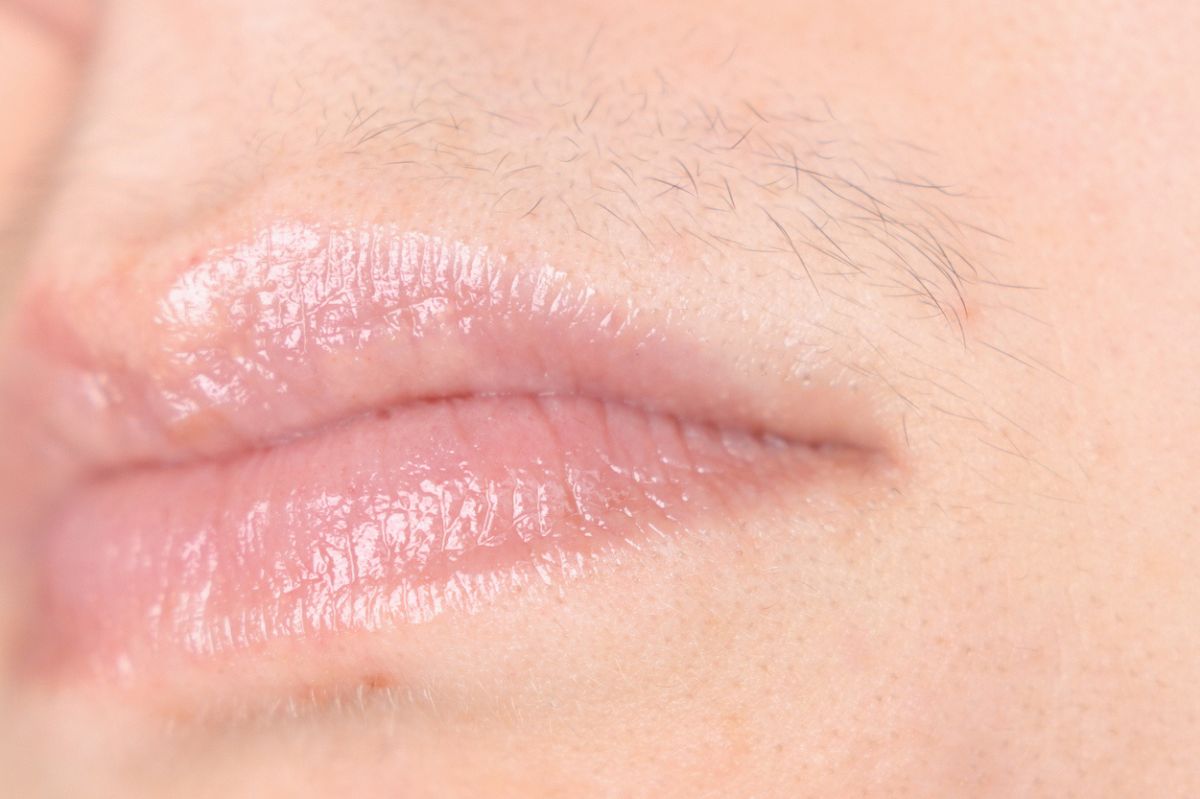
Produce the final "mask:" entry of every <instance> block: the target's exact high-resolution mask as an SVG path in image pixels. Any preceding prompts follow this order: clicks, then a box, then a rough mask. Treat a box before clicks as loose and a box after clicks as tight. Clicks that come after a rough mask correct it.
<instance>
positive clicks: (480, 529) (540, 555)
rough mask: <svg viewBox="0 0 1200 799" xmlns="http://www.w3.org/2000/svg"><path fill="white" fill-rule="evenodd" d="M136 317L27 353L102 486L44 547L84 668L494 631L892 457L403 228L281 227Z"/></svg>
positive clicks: (811, 405)
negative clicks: (419, 628) (565, 587)
mask: <svg viewBox="0 0 1200 799" xmlns="http://www.w3.org/2000/svg"><path fill="white" fill-rule="evenodd" d="M137 297H142V298H144V297H149V298H152V301H151V302H143V303H141V304H139V303H138V302H136V301H130V300H131V297H130V296H128V292H127V293H126V294H118V295H116V296H113V297H110V298H109V302H108V304H107V305H106V304H105V302H104V300H103V298H101V299H100V300H98V301H96V307H99V308H100V309H101V311H103V309H104V308H105V307H108V308H120V309H121V310H122V312H123V313H125V314H126V315H127V316H128V317H129V319H128V320H127V319H125V317H121V316H117V315H115V312H112V313H113V315H111V316H110V317H109V319H110V320H111V322H112V324H111V325H109V326H107V327H106V329H108V330H110V331H112V332H111V335H108V336H95V335H89V333H91V332H94V329H88V328H81V327H80V326H79V325H78V324H77V323H73V322H72V320H70V319H64V318H63V316H64V315H63V314H62V313H61V312H56V311H55V310H54V308H53V306H51V308H50V309H49V310H47V309H46V308H42V309H41V312H40V314H35V315H34V317H33V319H34V324H33V325H32V327H31V329H33V330H36V331H38V333H39V334H40V335H39V336H38V342H39V345H40V346H41V347H43V352H45V353H47V354H46V356H45V357H44V358H43V359H42V360H44V361H45V362H46V363H48V364H50V366H49V367H46V369H47V370H48V372H49V374H46V375H44V379H43V380H42V383H41V385H43V386H52V387H53V390H52V391H50V390H47V391H45V394H44V397H45V399H46V400H47V405H48V406H49V407H48V409H47V410H46V418H47V419H48V421H49V424H50V425H51V426H52V427H53V428H54V429H55V430H56V436H57V437H58V438H59V439H60V440H62V441H66V442H69V443H70V446H71V448H72V449H73V451H74V452H75V453H76V457H77V458H78V459H79V461H80V462H81V464H85V465H86V468H81V475H83V477H82V479H81V481H80V485H79V486H78V487H77V488H76V489H75V490H73V491H72V492H70V493H69V494H68V495H66V496H65V497H64V498H63V501H62V502H61V503H60V505H59V507H58V508H57V510H56V513H55V514H54V516H53V518H52V521H51V523H50V524H49V525H48V527H47V529H46V530H44V531H42V534H41V536H40V539H39V540H40V547H41V552H42V556H41V559H42V563H41V564H40V565H41V570H42V574H43V577H42V591H41V596H42V604H43V615H42V618H41V622H40V627H41V629H40V631H39V638H40V644H39V646H40V648H41V650H42V651H44V652H45V653H46V654H47V655H48V656H49V657H50V660H51V661H53V662H55V663H57V664H58V665H59V666H60V667H62V668H67V669H71V668H81V667H83V668H88V669H99V670H100V671H107V672H112V671H113V670H116V671H117V672H132V671H136V670H138V669H144V668H153V667H154V664H155V663H157V662H160V661H161V660H162V659H163V657H164V656H167V655H169V656H171V657H177V656H184V657H193V656H195V657H208V656H214V655H222V654H228V653H236V652H241V651H246V650H249V649H253V648H254V647H257V646H261V645H266V644H270V643H272V642H276V641H280V640H291V639H302V638H322V637H325V636H330V635H336V634H340V633H346V632H362V631H370V630H377V629H381V628H385V627H391V626H395V625H402V624H407V623H418V622H424V621H427V620H429V619H432V618H434V617H437V616H439V615H440V614H442V613H443V612H445V611H447V610H458V611H473V610H477V609H479V608H481V607H483V606H485V605H486V604H487V603H488V602H489V601H490V600H492V599H496V598H499V597H502V596H504V595H506V594H507V593H508V592H509V590H510V589H511V588H513V587H516V586H520V585H524V584H526V583H528V582H529V581H541V582H551V583H554V582H557V581H560V580H563V579H569V578H571V577H575V576H579V575H582V574H585V573H587V572H588V571H589V570H590V569H591V568H592V566H593V564H595V563H596V562H597V558H602V557H607V556H610V555H612V554H614V553H619V552H620V551H622V550H623V549H628V548H629V547H631V546H637V545H638V542H644V541H646V540H647V539H648V538H653V537H658V536H674V535H677V534H679V533H681V532H683V531H684V530H685V529H687V528H689V527H691V526H694V525H698V524H709V523H717V524H718V525H720V524H721V523H722V522H723V521H725V522H728V523H730V524H732V523H733V522H735V521H736V520H737V519H738V518H741V516H743V515H744V514H745V513H747V512H751V511H752V510H753V509H754V506H755V505H756V504H758V503H759V502H761V501H763V499H764V498H767V497H774V496H777V495H778V493H779V489H780V486H781V484H786V486H789V487H799V488H800V489H801V490H802V489H803V487H804V486H805V485H806V484H808V483H809V482H810V481H811V479H813V478H814V477H816V476H819V475H820V474H822V473H825V472H828V471H829V470H830V469H831V468H836V467H837V464H838V463H840V462H841V461H840V456H841V455H842V454H845V451H852V452H857V453H858V454H860V455H861V454H863V453H864V452H867V453H869V452H870V451H871V448H870V447H869V446H867V445H864V443H863V442H866V441H870V440H873V438H872V437H873V436H874V431H873V430H872V428H871V425H870V423H869V422H864V421H863V418H864V417H863V415H862V414H861V412H860V408H859V407H858V406H857V405H856V403H855V402H854V401H853V397H851V396H850V395H849V394H847V393H846V392H845V391H841V390H839V389H837V388H836V387H832V386H828V385H825V386H822V385H821V384H819V383H812V382H805V383H803V384H799V383H795V382H792V383H788V382H786V381H784V382H783V383H781V384H779V385H775V386H774V390H762V385H761V384H759V383H755V382H754V381H755V380H759V381H762V380H764V379H766V378H763V376H762V370H755V369H753V368H750V369H748V370H747V371H745V372H738V371H737V370H736V369H734V368H730V367H729V366H728V365H724V364H722V361H721V358H720V356H719V355H717V354H714V353H713V352H711V351H709V349H707V348H705V347H703V346H701V345H700V343H699V342H698V341H696V340H694V339H689V338H688V337H687V336H681V335H676V333H677V331H676V330H674V328H673V326H672V320H671V319H670V318H667V317H665V316H659V317H654V316H652V315H650V314H648V313H645V312H641V311H639V310H638V309H637V308H636V307H635V306H634V305H633V304H632V303H631V302H628V301H627V302H610V301H607V300H605V299H604V298H603V296H602V295H601V293H600V292H598V291H596V290H594V289H592V288H589V287H583V288H580V287H578V286H576V285H575V284H573V283H572V282H571V281H570V280H569V279H568V278H567V276H566V275H565V274H564V273H562V272H560V271H558V270H555V269H553V268H551V267H548V266H545V265H544V264H541V265H538V264H534V265H532V266H530V265H524V266H523V265H519V264H510V263H508V262H507V259H506V258H504V257H502V256H499V255H496V254H494V253H492V252H491V251H489V250H488V249H486V248H480V247H472V246H468V245H465V244H462V243H457V242H452V241H448V240H445V239H441V238H438V237H436V236H431V235H427V234H424V233H413V232H406V231H402V230H400V229H399V228H397V227H394V226H390V225H383V226H372V227H361V228H348V229H332V230H331V229H324V228H319V227H313V226H308V225H304V224H299V223H281V224H277V225H274V226H271V227H269V228H267V229H266V230H264V231H262V232H261V233H259V234H258V235H257V236H255V237H253V238H252V239H251V240H250V241H248V242H244V243H241V244H236V245H233V246H229V247H220V248H217V249H214V250H212V251H211V252H208V253H205V254H203V255H202V256H200V257H198V258H194V259H191V260H189V261H188V262H187V263H186V264H185V266H184V268H182V269H180V270H173V271H170V272H167V273H164V274H163V275H162V277H161V280H160V282H158V283H155V284H154V285H151V286H146V287H142V288H141V290H139V291H137V292H134V297H133V299H136V298H137ZM56 314H57V315H56ZM99 315H100V318H101V319H103V318H104V316H103V313H102V312H101V313H100V314H99ZM130 320H132V321H130ZM92 324H93V325H96V323H95V322H94V321H93V323H92Z"/></svg>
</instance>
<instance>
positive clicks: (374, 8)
mask: <svg viewBox="0 0 1200 799" xmlns="http://www.w3.org/2000/svg"><path fill="white" fill-rule="evenodd" d="M935 6H936V4H902V5H898V6H897V5H880V4H877V3H872V2H851V3H838V4H824V5H821V4H807V3H805V4H795V3H783V2H778V3H776V2H770V0H755V2H749V3H746V2H743V3H725V2H715V1H711V2H710V1H708V0H706V1H705V2H686V3H685V2H670V3H665V4H645V3H641V4H638V3H629V4H625V3H615V4H614V3H611V2H607V3H589V2H572V3H568V4H558V5H556V6H554V7H553V10H552V11H547V10H545V9H543V8H542V7H541V6H538V5H536V4H530V3H522V2H514V1H512V0H502V1H501V2H493V3H473V2H451V3H410V2H403V3H395V2H393V3H378V2H352V3H344V2H340V3H332V2H317V1H316V0H305V1H304V2H285V0H270V2H258V3H254V4H245V3H236V2H219V3H213V2H192V1H191V0H187V1H181V2H174V3H158V4H145V3H136V2H128V1H127V0H112V2H110V3H108V4H106V6H105V7H104V10H103V13H102V14H100V15H98V18H97V22H96V25H95V28H94V30H91V31H90V32H89V34H88V39H89V44H88V46H87V48H86V56H85V57H83V58H82V59H81V60H80V64H79V67H78V69H79V70H80V72H79V74H80V76H81V78H80V80H81V83H80V89H79V91H78V93H77V95H76V96H75V97H74V98H73V106H72V108H71V111H70V116H69V119H70V122H69V124H58V123H56V122H49V123H46V124H45V125H44V126H43V128H42V129H43V131H49V130H50V129H51V128H54V129H55V130H56V132H54V133H49V132H45V133H44V134H43V135H39V136H35V137H32V138H31V139H30V140H34V141H54V142H56V143H57V146H56V148H55V149H54V151H53V152H52V153H51V154H50V155H48V156H46V155H44V154H43V155H41V156H39V155H37V154H36V153H35V154H34V155H32V156H30V157H29V162H30V163H34V162H35V161H40V162H43V164H44V165H43V167H42V172H41V173H40V174H42V175H44V176H45V177H44V178H42V179H41V180H36V181H34V180H24V179H23V180H21V181H12V184H13V185H20V186H22V187H29V186H33V187H34V188H36V189H37V190H36V191H29V190H28V188H26V194H27V195H28V197H27V198H26V202H25V210H23V211H21V212H14V213H13V214H11V216H12V218H13V219H15V220H16V221H15V222H13V223H11V227H12V228H13V229H14V230H17V231H19V235H15V236H13V237H11V238H10V239H8V240H9V241H15V242H20V243H19V245H17V244H12V245H9V244H6V245H5V249H4V250H2V251H0V252H3V253H4V258H5V262H4V263H3V269H4V272H5V275H4V285H9V284H15V283H20V284H21V286H20V288H17V289H14V290H13V291H12V292H10V296H9V297H6V299H5V303H4V305H5V307H9V306H11V305H13V304H15V303H17V302H20V300H17V299H15V298H28V297H37V296H42V295H45V294H52V295H53V296H55V297H58V298H59V299H58V300H57V301H58V302H59V304H60V307H62V308H65V309H66V312H65V313H64V314H63V315H64V316H66V317H68V318H69V319H70V323H71V325H72V330H74V331H75V334H76V335H78V336H79V337H80V338H81V340H83V341H85V342H88V345H87V346H88V347H89V348H90V349H91V350H93V351H94V352H98V353H101V354H102V355H103V356H104V357H105V358H108V359H115V360H116V361H118V362H121V363H127V364H132V365H145V364H153V354H154V349H155V348H154V347H153V346H151V347H147V346H146V342H147V341H151V342H153V341H155V339H154V338H153V335H154V328H153V327H152V326H151V325H150V324H149V322H147V319H149V318H150V315H149V314H148V313H147V312H146V308H145V306H144V305H139V304H138V303H139V300H138V297H141V296H143V294H144V293H139V292H138V291H137V290H136V289H137V287H143V286H149V285H155V284H156V282H162V281H163V280H164V279H165V278H164V276H166V275H167V274H168V273H169V271H170V270H171V269H174V268H176V266H175V265H177V264H178V263H180V262H181V261H183V260H186V259H187V258H189V257H191V256H192V254H193V253H194V252H196V251H205V250H207V249H209V248H214V247H220V246H226V245H229V244H230V243H232V242H241V241H245V240H247V239H248V238H251V237H253V235H254V232H255V231H258V230H262V229H264V228H266V227H270V226H271V225H272V224H274V223H275V222H277V221H278V220H280V219H284V220H288V219H300V220H302V221H306V222H319V223H329V224H346V225H366V224H377V223H398V224H402V225H403V226H404V227H405V229H406V230H411V231H419V232H421V233H423V234H431V235H438V236H443V237H448V238H451V239H454V240H461V241H466V242H473V243H476V244H481V245H486V246H488V247H492V248H496V249H498V250H500V251H503V252H506V253H511V254H514V257H516V256H517V255H528V256H529V257H534V256H536V257H538V258H542V259H545V260H546V261H547V262H549V263H552V264H553V265H554V266H555V267H556V268H557V269H559V270H561V271H562V272H563V273H565V274H566V275H567V277H568V278H569V279H571V280H572V281H573V282H575V283H577V284H581V285H588V286H594V287H597V289H598V290H599V291H602V292H604V293H605V294H606V296H613V297H622V298H628V299H629V301H630V302H633V303H636V305H637V307H639V308H645V309H647V313H649V314H657V315H659V316H662V317H664V318H671V319H683V320H686V321H687V324H688V325H689V329H691V330H692V331H694V332H695V334H696V335H695V337H696V338H698V339H700V340H702V342H703V344H704V346H705V347H707V348H710V349H711V350H713V351H717V352H720V353H723V354H724V355H723V357H726V358H727V360H728V362H729V363H731V364H733V367H731V368H734V369H737V370H741V371H739V372H737V374H740V375H742V376H743V377H744V378H745V379H746V380H750V379H752V378H753V379H759V378H763V376H766V377H767V378H769V377H771V376H778V375H783V376H786V377H788V378H789V379H791V380H795V381H803V380H805V379H807V378H809V377H810V375H809V374H808V371H809V370H811V371H812V375H811V377H812V379H816V380H824V379H828V380H829V381H830V382H831V383H833V384H836V385H838V386H846V387H853V388H854V391H855V392H857V394H858V395H859V396H861V397H864V398H866V399H865V401H866V402H868V403H869V405H870V407H871V408H872V409H873V410H872V413H873V415H874V421H875V422H876V423H877V425H878V426H879V427H880V428H881V429H882V430H883V431H884V433H883V439H884V442H885V444H884V446H885V447H886V449H887V451H888V453H890V456H891V457H892V459H893V460H894V462H895V464H896V466H897V469H896V471H895V473H894V474H892V475H890V476H888V477H887V478H886V479H884V478H882V477H881V478H879V479H873V480H872V481H871V482H870V484H869V485H866V486H864V487H861V489H859V488H856V489H854V490H851V491H847V492H841V493H837V494H835V495H831V496H826V495H823V494H821V495H816V496H814V497H811V498H810V501H804V500H803V499H802V500H798V501H795V502H780V503H764V507H763V508H761V509H760V511H759V512H756V513H747V514H743V515H741V516H739V517H738V519H739V520H738V521H723V522H721V523H713V524H707V525H705V524H699V525H697V527H698V529H696V530H692V531H689V535H685V536H681V537H680V538H679V539H678V540H672V541H668V542H664V543H661V544H660V545H655V546H652V547H651V546H648V547H646V548H645V549H644V550H638V551H636V553H635V554H629V555H627V556H625V557H624V558H623V559H622V561H621V562H620V563H618V564H615V565H614V566H613V567H612V568H610V569H603V570H598V572H597V573H596V574H593V575H589V576H588V578H587V579H585V580H581V581H579V582H575V583H573V584H570V585H567V586H561V587H559V586H551V587H546V588H538V587H537V586H530V587H529V589H528V590H527V591H522V592H517V593H515V594H514V595H512V596H507V597H505V598H504V599H503V600H501V601H498V602H497V603H495V604H494V605H491V606H489V607H487V608H485V609H484V610H482V611H481V612H479V613H474V614H461V615H454V614H450V615H448V616H446V617H439V618H438V619H435V620H433V621H431V622H429V623H427V624H420V625H412V626H411V629H408V628H404V629H397V630H394V631H382V632H373V633H372V634H371V635H370V636H366V637H365V639H366V640H359V639H355V640H353V641H344V642H340V643H338V644H337V646H336V652H334V653H333V654H331V655H330V663H333V662H334V661H336V664H337V666H336V667H334V666H332V665H330V666H329V667H328V668H325V667H324V666H322V668H319V669H316V670H315V673H314V670H313V669H312V668H310V665H311V659H312V658H311V655H310V654H309V653H307V652H306V651H305V650H304V649H303V647H298V648H295V649H286V648H284V649H282V650H280V651H277V652H273V653H271V654H270V655H269V656H268V655H264V656H263V657H261V658H259V659H254V660H249V661H242V662H240V663H239V664H237V666H236V667H226V668H224V669H222V668H212V669H201V670H199V673H197V674H188V675H185V676H180V675H176V676H175V678H172V679H166V680H161V681H155V682H151V681H146V682H145V683H140V684H135V685H134V686H132V687H130V686H121V685H113V684H109V683H105V682H102V681H91V680H86V679H84V680H75V681H67V682H63V681H58V682H53V683H51V682H49V681H46V680H42V679H39V675H37V674H34V675H30V674H29V672H28V669H27V668H23V667H21V666H20V665H19V664H20V661H21V649H22V646H23V643H22V642H23V641H24V640H25V639H24V638H23V636H24V635H26V633H25V632H24V630H26V628H28V627H29V626H30V625H31V624H36V621H31V620H35V619H36V602H33V601H31V599H30V598H31V597H34V596H36V587H35V586H34V585H33V584H34V583H35V582H36V581H35V580H34V579H33V578H31V577H30V576H29V574H28V573H27V572H29V571H30V570H29V569H23V568H22V564H23V563H25V562H26V561H25V560H23V559H24V558H30V557H31V556H30V555H29V554H28V550H27V549H23V548H22V547H20V546H18V545H17V544H13V543H12V542H13V541H15V540H18V539H20V540H24V538H28V534H27V533H26V532H24V531H25V529H26V528H25V527H24V526H22V525H24V524H25V522H17V521H11V520H13V519H21V518H22V514H25V513H28V514H35V513H36V511H35V510H33V509H32V508H33V504H34V500H33V497H35V496H37V495H38V493H39V491H40V490H42V489H40V488H39V484H38V481H39V480H44V481H45V483H46V484H47V485H49V483H50V482H51V481H52V480H53V477H52V476H45V477H44V478H43V477H41V476H39V475H38V474H30V472H33V471H34V470H32V469H30V468H28V466H27V464H28V461H27V460H25V459H24V458H23V457H22V456H21V454H19V452H18V450H19V448H18V447H15V446H14V447H11V448H10V450H11V451H9V452H7V453H5V454H3V455H0V458H2V459H4V460H3V461H2V462H0V466H2V470H0V475H3V477H4V480H5V483H4V485H3V486H0V492H3V493H2V494H0V507H3V508H4V513H5V516H4V522H5V524H6V525H8V526H9V527H12V528H13V530H12V534H11V535H10V534H9V533H10V531H9V530H8V529H5V530H3V531H0V532H3V534H4V535H5V548H4V549H3V550H0V551H2V552H3V553H4V558H5V560H6V563H5V564H4V574H6V575H8V574H11V575H13V577H12V578H11V579H8V580H6V581H5V588H4V591H3V600H4V608H5V614H4V617H5V619H6V624H5V635H4V637H3V638H2V639H0V647H3V650H2V651H0V655H3V660H4V663H5V670H4V671H3V672H0V674H3V679H4V686H3V691H2V692H0V697H3V699H2V702H3V704H0V712H2V713H3V714H4V716H5V721H4V724H3V725H2V726H4V727H5V728H6V729H7V730H8V733H7V735H9V736H11V737H6V738H0V745H3V747H4V753H3V757H2V758H0V767H3V768H5V769H6V771H8V772H9V773H7V774H4V775H3V778H4V780H3V782H4V784H15V785H18V786H20V787H21V792H20V793H19V794H18V795H23V796H25V795H27V796H110V795H121V796H162V795H177V796H231V797H232V796H261V795H281V796H282V795H287V796H326V795H330V794H331V793H332V792H334V791H339V792H353V793H354V795H361V796H381V797H382V796H396V795H401V796H417V797H422V796H430V797H454V796H494V797H503V796H522V797H527V796H620V797H624V796H654V797H662V796H722V797H724V796H747V797H749V796H760V797H792V796H850V795H864V796H955V795H970V796H1070V795H1078V796H1131V795H1147V796H1186V795H1191V794H1194V793H1195V792H1196V791H1197V790H1200V775H1198V774H1197V770H1196V768H1195V765H1194V764H1195V763H1196V762H1198V761H1200V689H1198V688H1197V685H1200V681H1198V679H1197V678H1200V628H1198V627H1197V625H1196V624H1195V622H1194V618H1195V610H1196V609H1197V608H1198V607H1200V584H1198V583H1197V581H1196V580H1195V577H1194V575H1195V574H1196V573H1197V570H1198V568H1200V541H1197V539H1196V531H1197V528H1198V522H1200V508H1198V506H1197V500H1196V496H1197V494H1198V493H1200V492H1197V486H1196V479H1195V477H1194V471H1195V465H1196V463H1197V462H1198V459H1200V445H1198V444H1197V442H1200V405H1198V404H1197V402H1196V400H1195V398H1196V396H1197V395H1198V394H1200V359H1198V357H1197V355H1196V351H1195V347H1194V346H1193V342H1194V341H1195V340H1196V337H1197V335H1200V314H1197V313H1196V309H1197V308H1198V307H1200V270H1198V269H1197V266H1196V263H1195V250H1196V245H1197V242H1198V239H1200V230H1198V229H1197V225H1198V223H1197V220H1198V219H1200V213H1197V211H1200V208H1197V202H1196V200H1195V195H1196V189H1197V187H1198V186H1200V166H1198V165H1200V159H1198V158H1197V155H1198V154H1197V152H1196V147H1195V144H1194V135H1193V132H1194V130H1195V128H1196V125H1197V123H1200V97H1198V96H1197V91H1198V90H1197V88H1196V86H1195V82H1194V81H1193V80H1190V79H1189V77H1188V76H1190V75H1193V74H1195V73H1196V70H1197V68H1198V67H1200V64H1197V63H1196V55H1195V49H1194V47H1193V46H1192V43H1191V40H1192V39H1194V35H1195V32H1196V31H1197V29H1198V25H1200V14H1198V12H1197V11H1196V10H1195V9H1194V8H1192V7H1191V6H1190V5H1189V4H1186V3H1163V4H1158V5H1156V6H1155V7H1154V8H1153V9H1149V10H1148V9H1146V8H1144V7H1143V4H1137V3H1126V2H1111V3H1103V4H1101V5H1099V6H1097V5H1096V4H1094V3H1093V4H1086V5H1085V4H1082V3H1074V2H1061V3H1053V4H1050V5H1043V6H1039V7H1038V8H1037V9H1036V10H1035V9H1033V8H1032V7H1030V8H1028V9H1024V10H1021V11H1019V12H1016V11H1014V9H1013V8H1012V6H1011V4H1007V3H1001V2H994V3H983V4H972V6H971V7H970V8H969V9H967V8H966V7H963V8H962V9H947V8H944V7H935ZM63 69H64V70H67V69H68V68H67V67H63ZM62 80H63V81H64V84H69V82H70V81H69V80H68V79H65V78H63V79H62ZM64 95H65V91H64ZM47 118H48V119H50V118H55V115H54V114H52V113H50V114H47ZM58 118H66V113H65V112H63V113H62V114H61V115H60V117H58ZM28 124H30V125H32V124H34V122H33V120H32V119H31V120H30V121H29V122H28ZM27 149H28V151H29V152H35V151H36V149H37V148H36V147H33V146H32V145H30V146H29V147H28V148H27ZM17 150H18V148H17V146H16V145H14V146H13V148H12V150H11V151H12V152H16V151H17ZM16 172H20V173H21V174H29V172H28V170H24V169H22V170H14V173H16ZM12 196H16V193H15V191H14V192H13V194H12ZM13 206H14V207H16V202H15V201H14V203H13ZM131 286H132V287H134V288H132V289H131V288H130V287H131ZM25 302H26V305H25V306H20V307H31V306H32V302H31V301H30V300H28V299H26V300H25ZM20 313H21V312H20V311H15V312H13V318H17V315H18V314H20ZM16 328H17V325H15V324H14V325H12V326H11V327H10V331H9V332H8V333H7V334H6V335H7V336H8V340H9V342H10V343H6V345H5V347H6V350H5V356H4V357H5V359H6V362H7V363H6V369H8V367H7V364H16V363H20V361H19V358H20V357H21V356H20V355H19V354H12V355H10V354H8V352H9V348H10V347H11V348H12V351H13V352H14V353H15V352H16V349H15V345H12V344H11V342H13V341H16V340H17V339H18V338H19V336H18V333H16V332H12V331H13V330H15V329H16ZM147 368H153V367H152V366H151V367H147ZM9 371H11V369H9ZM6 379H7V380H9V381H11V380H12V378H6ZM763 379H765V378H763ZM5 423H6V424H8V425H9V426H8V428H7V429H6V430H5V436H6V439H5V440H12V441H17V440H19V436H18V433H22V432H23V431H24V430H25V429H26V428H27V427H28V426H29V425H28V424H27V423H24V422H15V421H9V420H7V419H6V420H5ZM52 471H53V470H52V468H51V467H46V473H47V474H48V475H49V474H50V473H51V472H52ZM18 478H20V479H18ZM46 490H49V489H46ZM18 527H20V528H21V529H20V530H18V529H17V528H18ZM29 527H33V524H32V523H29ZM8 619H11V620H12V621H7V620H8ZM335 656H336V657H335ZM322 663H323V664H324V661H322ZM282 686H288V687H287V688H286V689H285V688H283V687H282Z"/></svg>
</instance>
